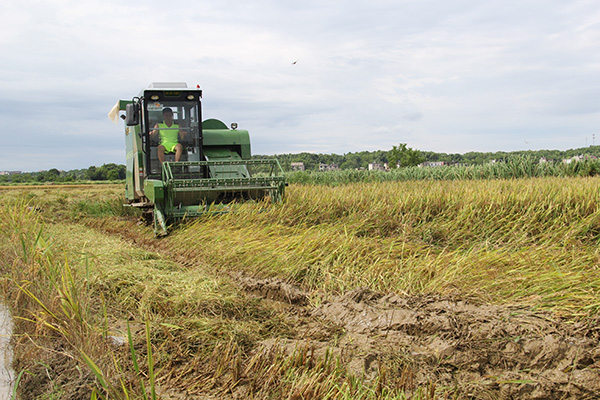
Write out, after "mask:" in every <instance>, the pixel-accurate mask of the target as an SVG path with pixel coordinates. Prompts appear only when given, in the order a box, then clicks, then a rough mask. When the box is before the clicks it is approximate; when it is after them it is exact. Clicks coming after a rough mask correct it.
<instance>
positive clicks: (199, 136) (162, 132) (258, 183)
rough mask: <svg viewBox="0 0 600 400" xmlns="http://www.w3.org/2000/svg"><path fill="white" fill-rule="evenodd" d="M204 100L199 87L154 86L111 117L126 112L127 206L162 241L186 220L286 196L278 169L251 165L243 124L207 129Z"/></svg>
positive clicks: (264, 163)
mask: <svg viewBox="0 0 600 400" xmlns="http://www.w3.org/2000/svg"><path fill="white" fill-rule="evenodd" d="M201 100H202V90H200V88H198V87H197V88H188V87H187V85H186V84H185V83H153V84H151V85H150V86H149V87H148V88H146V89H144V90H142V91H141V93H140V94H139V96H138V97H134V98H133V99H132V100H120V101H119V102H118V103H117V104H116V105H115V107H114V108H113V110H112V111H111V113H112V115H113V116H114V113H115V112H117V113H118V111H119V110H121V111H125V115H123V116H121V118H123V119H124V120H125V125H126V126H125V143H126V149H127V158H126V160H127V162H126V166H127V175H126V191H125V197H126V202H127V204H126V205H129V206H133V207H138V208H141V209H142V210H143V212H144V215H145V217H146V218H147V219H152V220H153V221H154V232H155V234H156V235H157V236H162V235H166V234H167V232H168V226H169V225H170V224H171V223H174V222H177V221H179V220H181V219H184V218H190V217H197V216H199V215H203V214H206V213H223V212H227V211H229V210H230V208H231V204H232V203H233V202H237V201H247V200H263V199H270V200H271V201H273V202H280V201H282V199H283V196H284V190H285V185H286V184H285V177H284V175H283V170H282V169H281V166H280V165H279V162H278V161H277V160H276V159H255V160H252V159H251V152H250V136H249V134H248V131H246V130H242V129H237V124H232V125H231V129H230V128H228V127H227V125H225V124H224V123H223V122H221V121H219V120H216V119H208V120H204V121H202V111H201ZM111 113H109V115H111Z"/></svg>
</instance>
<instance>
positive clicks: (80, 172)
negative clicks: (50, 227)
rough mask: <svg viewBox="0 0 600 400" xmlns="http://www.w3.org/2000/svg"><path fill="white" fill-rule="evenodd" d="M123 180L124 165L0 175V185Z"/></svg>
mask: <svg viewBox="0 0 600 400" xmlns="http://www.w3.org/2000/svg"><path fill="white" fill-rule="evenodd" d="M123 179H125V165H120V164H112V163H111V164H104V165H102V166H101V167H96V166H91V167H89V168H87V169H74V170H70V171H59V170H58V169H56V168H52V169H49V170H48V171H39V172H24V173H20V174H10V175H0V184H8V183H45V182H56V183H69V182H80V181H119V180H123Z"/></svg>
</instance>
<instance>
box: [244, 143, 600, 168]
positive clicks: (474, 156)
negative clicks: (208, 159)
mask: <svg viewBox="0 0 600 400" xmlns="http://www.w3.org/2000/svg"><path fill="white" fill-rule="evenodd" d="M579 155H583V156H587V157H592V158H594V157H596V158H600V146H589V147H583V148H578V149H570V150H564V151H563V150H524V151H513V152H504V151H497V152H487V153H483V152H475V151H473V152H468V153H465V154H458V153H436V152H433V151H420V150H416V149H412V148H410V147H408V146H407V144H406V143H400V144H399V145H398V146H393V148H392V149H391V150H388V151H384V150H377V151H361V152H356V153H346V154H342V155H340V154H314V153H296V154H278V155H267V156H265V155H255V156H254V158H257V159H258V158H276V159H278V160H279V163H280V164H281V167H282V168H283V170H284V171H291V170H292V167H291V164H292V163H296V162H302V163H304V167H305V168H306V170H307V171H318V170H319V165H320V164H328V165H331V164H333V163H335V164H337V165H338V166H339V168H340V169H367V168H368V166H369V164H370V163H380V164H384V163H388V164H389V165H392V166H394V165H396V164H397V163H399V164H400V166H401V167H409V166H413V165H418V164H420V163H422V162H426V161H427V162H444V163H445V164H447V165H483V164H487V163H490V162H492V161H496V162H502V161H507V160H508V159H509V158H511V157H527V158H532V159H536V160H541V159H542V158H543V159H545V160H546V161H548V162H562V160H564V159H569V158H572V157H575V156H579Z"/></svg>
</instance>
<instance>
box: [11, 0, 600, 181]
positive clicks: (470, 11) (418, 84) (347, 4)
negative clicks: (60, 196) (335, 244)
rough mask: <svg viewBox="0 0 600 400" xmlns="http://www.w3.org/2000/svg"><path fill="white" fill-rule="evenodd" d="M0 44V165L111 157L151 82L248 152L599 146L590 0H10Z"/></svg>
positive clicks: (596, 15)
mask: <svg viewBox="0 0 600 400" xmlns="http://www.w3.org/2000/svg"><path fill="white" fill-rule="evenodd" d="M0 54H2V56H1V57H2V63H0V101H1V107H0V122H1V125H2V128H1V129H2V132H1V135H2V143H3V146H2V147H3V151H2V157H1V158H0V160H1V161H0V170H21V171H37V170H44V169H50V168H58V169H62V170H70V169H78V168H87V167H89V166H91V165H96V166H100V165H102V164H105V163H119V164H124V163H125V142H124V127H123V122H122V121H120V120H119V124H117V125H115V124H114V123H113V122H111V121H110V120H109V119H108V117H107V113H108V112H109V111H110V109H111V107H112V106H113V105H114V104H115V102H116V101H117V100H119V99H131V98H132V97H133V96H136V95H138V94H139V92H140V90H141V89H142V88H144V87H146V86H148V84H149V83H151V82H160V81H169V82H173V81H180V82H187V83H188V85H190V86H195V85H196V84H199V85H200V86H201V88H202V89H203V91H204V96H203V97H204V102H203V108H204V109H203V114H204V117H205V118H218V119H221V120H223V121H224V122H225V123H227V124H229V123H231V122H237V123H238V124H239V127H240V128H241V129H248V130H249V131H250V137H251V140H252V150H253V153H255V154H280V153H299V152H303V151H308V152H315V153H336V154H344V153H348V152H356V151H363V150H369V151H373V150H389V149H391V147H392V146H393V145H397V144H399V143H407V144H408V146H409V147H412V148H416V149H420V150H428V151H436V152H445V153H461V154H462V153H466V152H469V151H490V152H494V151H513V150H529V149H530V150H538V149H559V150H565V149H570V148H578V147H584V146H586V145H587V146H589V145H591V144H600V79H599V72H600V7H598V2H597V1H583V0H581V1H576V0H575V1H574V0H569V1H564V0H560V1H558V0H557V1H553V0H544V1H535V0H519V1H513V0H501V1H500V0H498V1H496V0H492V1H486V0H478V1H476V0H470V1H467V0H435V1H429V0H414V1H412V0H393V1H380V0H368V1H366V0H365V1H362V0H361V1H328V0H318V1H316V0H315V1H313V0H302V1H287V0H272V1H271V0H253V1H227V0H221V1H202V0H193V1H179V0H171V1H164V0H161V1H158V0H145V1H123V0H118V1H117V0H103V1H97V0H96V1H87V0H55V1H34V0H18V1H17V0H10V1H8V0H7V1H3V2H2V3H1V4H0ZM295 61H297V62H296V63H294V62H295ZM594 135H595V136H594Z"/></svg>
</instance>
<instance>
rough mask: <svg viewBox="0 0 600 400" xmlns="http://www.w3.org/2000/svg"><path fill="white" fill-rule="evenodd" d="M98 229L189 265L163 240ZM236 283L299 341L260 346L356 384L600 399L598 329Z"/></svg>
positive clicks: (514, 310) (519, 311) (363, 295)
mask: <svg viewBox="0 0 600 400" xmlns="http://www.w3.org/2000/svg"><path fill="white" fill-rule="evenodd" d="M97 228H98V229H102V230H103V231H104V232H105V233H110V234H114V235H119V236H120V237H121V238H124V239H126V240H129V241H130V242H131V243H132V244H134V245H135V246H140V247H142V248H144V249H146V250H152V251H157V250H160V252H161V254H163V255H165V254H166V255H167V256H168V257H171V258H172V259H173V260H174V261H176V262H179V263H181V264H183V265H185V264H186V261H185V259H183V258H182V257H181V256H178V255H176V254H172V253H170V250H169V248H168V246H167V245H165V242H163V241H155V240H141V239H140V238H139V237H138V238H135V239H134V238H132V237H131V236H129V237H128V234H127V232H123V231H122V230H119V231H118V232H117V231H112V230H111V228H110V227H106V226H105V227H97ZM231 277H232V279H233V280H234V281H236V282H237V283H238V285H239V287H240V288H242V289H243V290H244V291H246V292H247V293H249V294H251V295H253V296H257V297H260V298H261V299H263V301H264V303H265V305H266V306H267V307H273V308H276V309H277V310H278V311H280V312H281V313H283V314H284V315H286V318H287V319H289V321H290V324H291V325H293V326H295V331H296V334H295V337H293V338H286V339H283V338H272V339H268V340H265V341H263V342H262V343H261V344H262V346H264V347H270V346H271V347H272V346H282V347H284V348H286V350H287V351H288V352H290V353H291V352H293V350H294V349H295V348H297V347H298V346H306V343H309V345H310V346H311V347H312V349H313V350H314V351H315V352H317V353H319V354H325V352H326V351H328V352H330V353H332V354H333V355H335V356H337V357H339V358H340V359H341V361H342V362H343V363H344V365H346V366H347V368H348V369H349V370H350V371H351V372H352V373H353V374H355V375H356V376H361V377H364V378H365V379H366V380H368V381H373V380H375V379H377V377H380V378H381V376H382V374H384V375H385V376H386V377H387V378H386V379H388V381H389V382H393V383H394V384H395V385H399V386H401V387H403V388H404V390H405V391H406V392H407V394H410V393H411V391H413V390H416V389H417V388H419V387H424V386H429V387H430V388H432V390H436V394H440V393H441V394H446V395H450V396H454V395H456V396H457V398H461V399H462V398H464V399H466V398H477V399H489V398H502V399H597V398H600V342H599V338H600V327H599V325H598V322H599V321H593V322H592V323H589V324H587V325H583V324H577V323H573V322H572V321H571V322H569V321H563V320H560V319H557V318H555V317H554V316H553V315H551V314H550V313H546V312H540V311H534V310H531V309H526V308H522V307H518V306H495V305H485V304H483V305H481V304H472V303H470V302H469V301H466V300H461V299H451V298H441V297H436V296H423V297H414V296H400V295H396V294H383V293H375V292H372V291H369V290H366V289H356V290H353V291H350V292H347V293H345V294H343V295H341V296H328V297H327V296H325V297H324V301H323V302H322V303H321V304H320V305H318V306H311V305H310V303H309V301H308V299H309V294H308V293H305V292H303V291H302V290H301V289H300V288H298V287H295V286H293V285H291V284H289V283H286V282H283V281H281V280H278V279H274V278H270V279H257V278H254V277H249V276H244V275H240V274H238V273H232V274H231Z"/></svg>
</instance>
